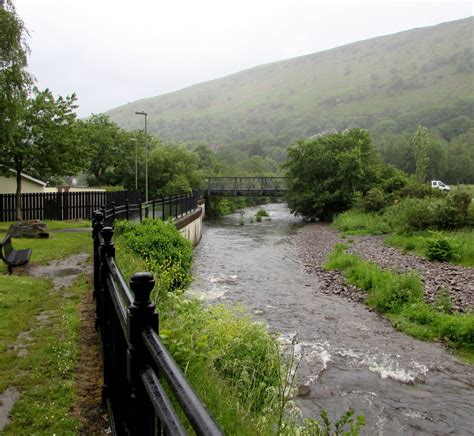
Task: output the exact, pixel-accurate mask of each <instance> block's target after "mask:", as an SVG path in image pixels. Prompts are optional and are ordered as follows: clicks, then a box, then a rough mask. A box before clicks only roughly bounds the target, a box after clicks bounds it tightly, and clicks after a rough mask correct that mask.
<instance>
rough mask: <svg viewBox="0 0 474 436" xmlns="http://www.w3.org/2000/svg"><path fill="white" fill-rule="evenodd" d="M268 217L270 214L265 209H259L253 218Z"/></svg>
mask: <svg viewBox="0 0 474 436" xmlns="http://www.w3.org/2000/svg"><path fill="white" fill-rule="evenodd" d="M258 216H259V217H268V216H270V214H269V213H268V211H267V210H266V209H259V210H258V211H257V213H256V214H255V217H258Z"/></svg>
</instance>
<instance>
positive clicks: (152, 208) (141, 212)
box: [103, 191, 200, 224]
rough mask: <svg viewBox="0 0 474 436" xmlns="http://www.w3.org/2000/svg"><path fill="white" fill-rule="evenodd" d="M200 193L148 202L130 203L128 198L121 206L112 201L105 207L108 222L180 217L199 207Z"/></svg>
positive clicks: (104, 211) (155, 199) (195, 192)
mask: <svg viewBox="0 0 474 436" xmlns="http://www.w3.org/2000/svg"><path fill="white" fill-rule="evenodd" d="M199 199H200V194H199V192H198V191H193V192H191V193H185V194H177V195H171V196H169V197H161V198H153V199H152V200H150V201H147V202H146V203H141V201H139V202H138V203H130V202H129V201H128V200H125V202H124V203H123V204H121V205H119V206H117V205H116V204H115V203H112V205H111V207H109V208H108V209H103V213H104V219H105V223H106V224H111V223H112V222H113V221H115V220H116V219H126V220H133V221H142V220H143V218H159V219H161V220H163V221H166V220H168V219H170V218H171V219H173V220H176V219H178V218H181V217H183V216H184V215H187V214H188V213H191V212H193V211H194V210H196V209H197V208H198V207H199Z"/></svg>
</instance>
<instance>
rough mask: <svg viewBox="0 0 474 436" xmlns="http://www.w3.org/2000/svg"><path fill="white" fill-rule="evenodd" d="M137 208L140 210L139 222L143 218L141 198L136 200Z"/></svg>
mask: <svg viewBox="0 0 474 436" xmlns="http://www.w3.org/2000/svg"><path fill="white" fill-rule="evenodd" d="M138 209H139V211H140V222H142V220H143V210H142V199H141V198H140V199H139V200H138Z"/></svg>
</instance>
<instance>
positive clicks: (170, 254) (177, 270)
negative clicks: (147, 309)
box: [115, 218, 192, 300]
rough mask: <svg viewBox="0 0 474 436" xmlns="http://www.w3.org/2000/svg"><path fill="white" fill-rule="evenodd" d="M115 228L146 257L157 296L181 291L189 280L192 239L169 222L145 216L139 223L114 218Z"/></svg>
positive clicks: (164, 296)
mask: <svg viewBox="0 0 474 436" xmlns="http://www.w3.org/2000/svg"><path fill="white" fill-rule="evenodd" d="M115 232H116V234H117V235H118V236H121V237H122V238H123V239H124V242H125V244H126V246H127V247H128V248H129V249H130V250H131V251H132V252H133V253H135V254H137V255H138V256H140V257H142V258H143V259H144V261H145V265H146V268H147V270H149V271H151V272H153V273H154V274H155V280H156V281H157V286H156V287H155V289H157V292H158V298H160V299H163V300H165V299H166V298H167V296H168V295H167V293H168V292H173V291H182V290H184V289H185V288H186V286H187V285H188V284H189V283H190V281H191V272H190V268H191V261H192V247H191V243H190V242H189V241H187V240H186V239H184V238H183V237H182V236H181V234H180V233H179V231H178V230H176V227H175V226H174V224H173V223H171V222H166V223H164V222H162V221H161V220H153V219H151V218H150V219H145V220H143V221H142V222H141V223H132V222H129V221H117V222H116V223H115Z"/></svg>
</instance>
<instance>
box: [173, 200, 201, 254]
mask: <svg viewBox="0 0 474 436" xmlns="http://www.w3.org/2000/svg"><path fill="white" fill-rule="evenodd" d="M205 208H206V206H205V204H204V202H202V203H200V206H199V207H198V208H197V209H196V210H195V211H194V212H192V213H190V214H189V215H186V216H185V217H183V218H180V219H178V220H176V221H175V225H176V228H177V229H178V230H179V231H180V232H181V234H182V235H183V236H184V237H185V238H186V239H187V240H188V241H191V242H192V243H193V245H194V246H196V245H197V244H199V241H200V240H201V238H202V221H203V219H204V213H205Z"/></svg>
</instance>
